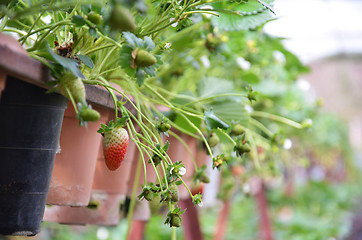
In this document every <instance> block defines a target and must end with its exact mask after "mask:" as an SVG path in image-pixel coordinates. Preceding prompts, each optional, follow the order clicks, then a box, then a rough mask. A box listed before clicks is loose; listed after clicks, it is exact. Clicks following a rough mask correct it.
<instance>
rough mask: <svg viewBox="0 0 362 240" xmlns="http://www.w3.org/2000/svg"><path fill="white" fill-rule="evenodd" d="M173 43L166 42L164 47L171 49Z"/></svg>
mask: <svg viewBox="0 0 362 240" xmlns="http://www.w3.org/2000/svg"><path fill="white" fill-rule="evenodd" d="M171 45H172V44H171V43H166V44H165V46H164V48H165V49H169V48H170V47H171Z"/></svg>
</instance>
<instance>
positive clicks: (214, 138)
mask: <svg viewBox="0 0 362 240" xmlns="http://www.w3.org/2000/svg"><path fill="white" fill-rule="evenodd" d="M219 142H220V139H219V137H218V136H217V135H216V134H215V133H211V134H210V137H209V145H210V147H215V146H216V145H218V144H219Z"/></svg>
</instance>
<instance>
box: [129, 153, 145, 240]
mask: <svg viewBox="0 0 362 240" xmlns="http://www.w3.org/2000/svg"><path fill="white" fill-rule="evenodd" d="M140 153H142V152H140ZM141 156H143V155H142V154H141ZM140 161H141V157H139V158H138V163H137V169H136V175H135V178H134V182H133V187H132V197H131V203H130V205H129V211H128V216H127V222H128V228H127V237H126V239H129V234H130V233H131V227H132V219H133V211H134V207H135V205H136V198H137V196H136V195H137V189H138V184H139V179H140V174H141V163H140Z"/></svg>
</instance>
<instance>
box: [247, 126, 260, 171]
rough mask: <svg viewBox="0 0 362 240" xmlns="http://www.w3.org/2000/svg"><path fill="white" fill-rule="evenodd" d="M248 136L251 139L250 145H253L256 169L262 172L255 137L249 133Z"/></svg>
mask: <svg viewBox="0 0 362 240" xmlns="http://www.w3.org/2000/svg"><path fill="white" fill-rule="evenodd" d="M246 131H248V130H246ZM247 136H248V139H249V141H250V144H251V148H252V152H251V153H252V154H251V156H252V159H253V161H254V165H255V168H256V170H260V169H261V166H260V161H259V154H258V149H257V147H256V144H255V140H254V137H253V135H252V134H250V133H248V134H247Z"/></svg>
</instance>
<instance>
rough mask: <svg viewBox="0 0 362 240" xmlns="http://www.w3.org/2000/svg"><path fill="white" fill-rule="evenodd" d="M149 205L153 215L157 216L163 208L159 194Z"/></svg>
mask: <svg viewBox="0 0 362 240" xmlns="http://www.w3.org/2000/svg"><path fill="white" fill-rule="evenodd" d="M148 205H149V207H150V210H151V214H152V215H155V214H157V213H158V212H159V210H160V208H161V205H162V203H161V196H160V195H159V194H157V195H155V196H154V197H153V199H152V200H151V201H149V202H148Z"/></svg>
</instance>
